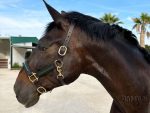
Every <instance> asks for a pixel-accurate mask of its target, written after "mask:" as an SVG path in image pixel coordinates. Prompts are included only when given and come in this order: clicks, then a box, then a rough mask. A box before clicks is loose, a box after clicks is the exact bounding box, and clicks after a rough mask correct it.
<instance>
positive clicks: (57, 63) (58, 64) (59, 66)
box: [55, 59, 64, 79]
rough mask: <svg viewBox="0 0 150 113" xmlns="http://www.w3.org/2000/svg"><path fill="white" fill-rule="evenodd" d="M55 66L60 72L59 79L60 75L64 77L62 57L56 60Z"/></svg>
mask: <svg viewBox="0 0 150 113" xmlns="http://www.w3.org/2000/svg"><path fill="white" fill-rule="evenodd" d="M55 66H56V70H57V72H58V75H57V79H59V78H60V77H61V78H63V79H64V75H63V74H62V67H63V62H62V61H61V60H60V59H59V60H55Z"/></svg>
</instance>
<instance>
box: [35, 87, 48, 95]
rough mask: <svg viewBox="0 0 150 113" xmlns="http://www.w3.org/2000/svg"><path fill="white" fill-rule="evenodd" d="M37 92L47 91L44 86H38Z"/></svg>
mask: <svg viewBox="0 0 150 113" xmlns="http://www.w3.org/2000/svg"><path fill="white" fill-rule="evenodd" d="M37 92H38V93H40V94H42V93H46V92H47V91H46V89H45V88H44V87H42V86H40V87H38V88H37Z"/></svg>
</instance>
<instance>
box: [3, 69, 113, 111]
mask: <svg viewBox="0 0 150 113" xmlns="http://www.w3.org/2000/svg"><path fill="white" fill-rule="evenodd" d="M18 72H19V71H10V70H7V69H0V113H109V111H110V107H111V103H112V98H111V97H110V96H109V94H108V93H107V92H106V90H105V89H104V88H103V86H102V85H101V84H100V83H99V82H98V81H97V80H96V79H95V78H93V77H91V76H88V75H80V77H79V79H78V80H76V81H75V82H74V83H72V84H70V85H68V86H63V87H59V88H56V89H54V90H53V91H52V93H46V94H43V95H42V96H41V98H40V101H39V102H38V103H37V104H36V105H35V106H33V107H31V108H25V107H24V106H23V105H21V104H20V103H18V101H17V100H16V98H15V94H14V92H13V84H14V82H15V79H16V77H17V74H18Z"/></svg>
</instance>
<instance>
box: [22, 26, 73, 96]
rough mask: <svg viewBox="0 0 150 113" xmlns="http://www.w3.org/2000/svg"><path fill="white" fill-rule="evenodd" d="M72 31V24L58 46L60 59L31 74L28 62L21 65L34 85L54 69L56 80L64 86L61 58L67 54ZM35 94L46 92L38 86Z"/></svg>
mask: <svg viewBox="0 0 150 113" xmlns="http://www.w3.org/2000/svg"><path fill="white" fill-rule="evenodd" d="M73 29H74V24H71V25H70V28H69V31H68V33H67V37H66V39H65V41H64V43H63V45H62V46H60V48H59V50H58V54H59V56H60V59H57V60H55V61H54V63H52V64H50V65H48V66H45V67H44V68H42V69H41V70H40V71H37V72H33V71H32V70H31V69H30V66H29V65H28V62H27V61H25V62H24V63H23V67H24V69H25V71H26V73H27V75H28V78H29V80H30V81H31V82H32V83H34V84H35V82H38V79H39V78H40V77H42V76H44V75H46V74H47V73H49V72H50V71H53V70H54V69H56V70H57V72H58V75H57V79H58V80H59V81H60V83H61V84H62V85H65V82H64V75H63V74H62V67H63V57H64V56H65V55H66V53H67V49H68V43H69V41H70V38H71V34H72V32H73ZM37 92H38V93H40V94H42V93H46V92H47V90H46V88H44V87H43V86H38V88H37Z"/></svg>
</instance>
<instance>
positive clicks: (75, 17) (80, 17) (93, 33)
mask: <svg viewBox="0 0 150 113" xmlns="http://www.w3.org/2000/svg"><path fill="white" fill-rule="evenodd" d="M64 16H65V19H67V20H68V22H69V23H72V24H75V25H76V26H77V27H79V28H80V29H81V30H82V31H84V32H85V33H86V34H87V35H88V36H89V37H88V38H90V39H92V40H96V41H95V42H98V41H109V40H113V39H114V38H119V37H120V38H123V39H124V40H126V42H127V43H128V44H130V45H132V46H134V47H136V48H137V49H138V50H139V51H140V52H141V53H142V54H143V57H144V58H145V59H146V60H147V62H148V63H149V64H150V53H148V51H146V49H144V48H142V47H141V46H140V45H139V43H138V41H137V39H136V36H135V35H134V34H133V33H132V32H131V31H129V30H127V29H124V28H122V27H120V26H118V25H110V24H108V23H103V22H102V21H100V20H99V19H96V18H94V17H91V16H88V15H84V14H81V13H79V12H68V13H66V14H65V15H64ZM53 24H54V23H51V24H49V26H48V27H47V30H46V31H49V30H50V29H51V28H52V26H53Z"/></svg>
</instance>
